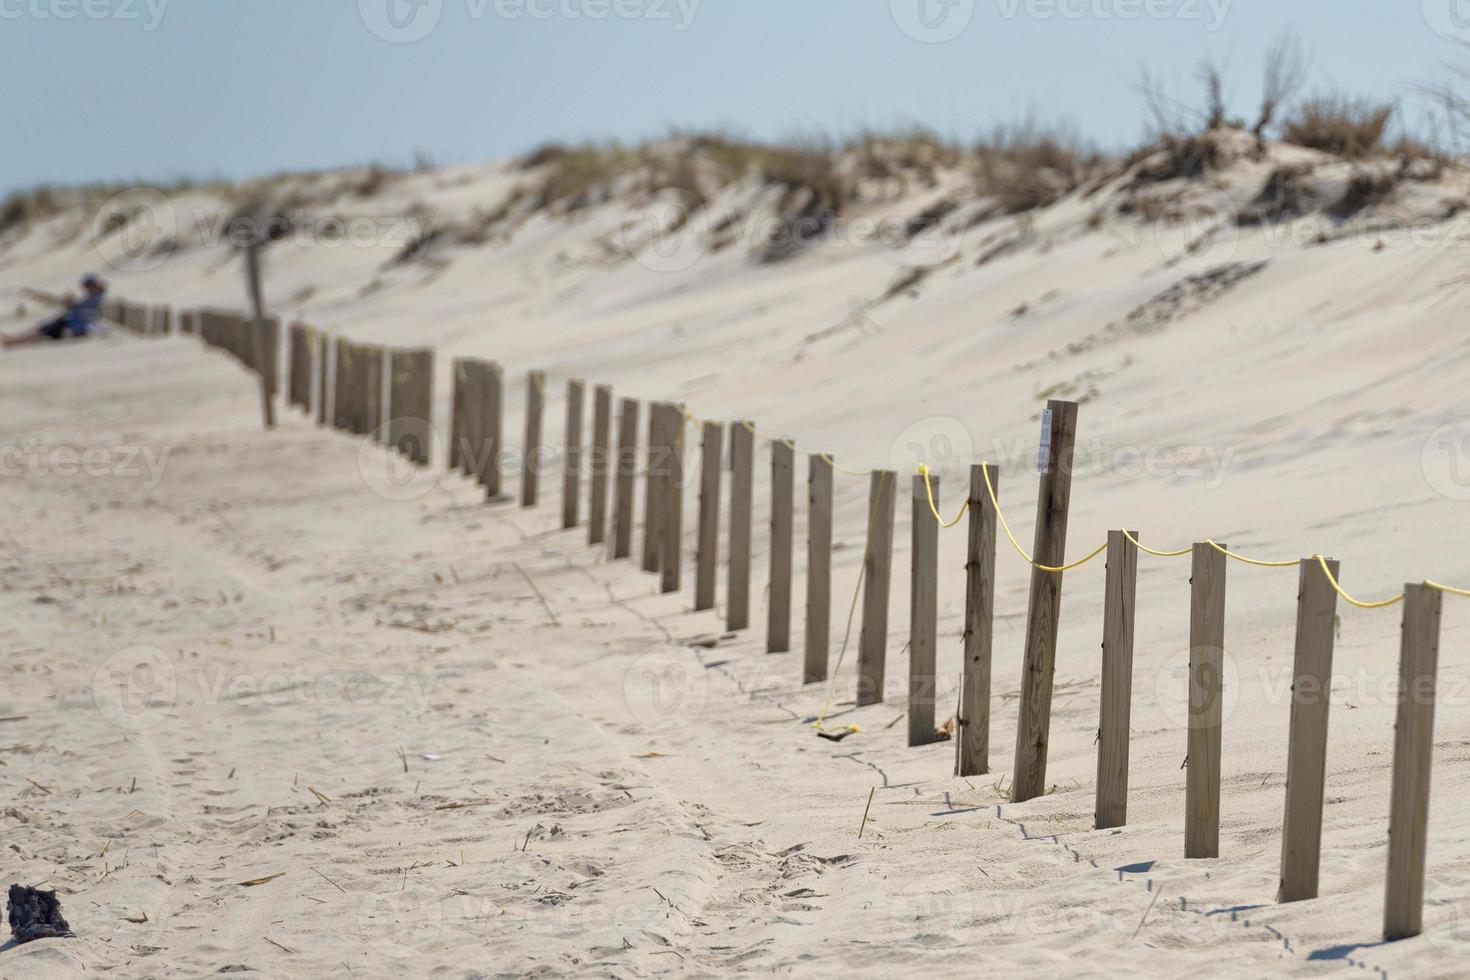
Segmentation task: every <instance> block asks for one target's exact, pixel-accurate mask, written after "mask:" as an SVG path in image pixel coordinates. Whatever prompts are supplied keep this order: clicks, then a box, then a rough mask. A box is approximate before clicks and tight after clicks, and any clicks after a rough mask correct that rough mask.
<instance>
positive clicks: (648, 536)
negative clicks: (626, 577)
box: [643, 402, 669, 572]
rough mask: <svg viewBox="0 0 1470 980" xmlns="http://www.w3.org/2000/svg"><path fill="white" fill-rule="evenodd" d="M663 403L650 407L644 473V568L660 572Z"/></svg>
mask: <svg viewBox="0 0 1470 980" xmlns="http://www.w3.org/2000/svg"><path fill="white" fill-rule="evenodd" d="M665 407H666V406H665V405H664V403H663V402H654V403H653V404H651V405H649V406H648V471H647V472H646V473H645V474H644V476H643V570H644V571H645V572H657V571H658V567H659V562H660V561H661V560H662V559H663V550H662V544H661V543H660V542H661V537H660V535H661V533H662V531H663V523H664V522H663V510H664V504H663V492H664V479H663V474H664V467H666V466H668V453H669V448H668V445H667V443H666V429H667V423H668V413H667V412H666V411H665V410H664V409H665Z"/></svg>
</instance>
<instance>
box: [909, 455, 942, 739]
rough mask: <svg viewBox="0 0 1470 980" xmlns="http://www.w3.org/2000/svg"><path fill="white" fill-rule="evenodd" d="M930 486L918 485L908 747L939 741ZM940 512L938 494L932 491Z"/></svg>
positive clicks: (935, 542)
mask: <svg viewBox="0 0 1470 980" xmlns="http://www.w3.org/2000/svg"><path fill="white" fill-rule="evenodd" d="M928 484H929V481H928V480H927V479H926V478H925V477H924V476H923V475H919V476H915V477H914V479H913V520H912V521H911V523H910V528H911V535H910V543H911V549H910V556H911V561H910V575H909V707H908V715H909V746H910V747H913V746H918V745H928V744H930V743H931V742H934V741H935V740H936V735H935V731H934V702H935V700H936V698H937V697H938V686H939V681H938V678H936V677H935V668H936V665H937V661H938V657H937V654H936V646H937V637H938V633H939V521H938V520H936V519H935V517H934V511H933V510H932V509H931V508H930V506H929V493H930V487H929V485H928ZM932 490H933V494H934V506H935V507H938V506H939V488H938V487H937V486H935V487H933V488H932Z"/></svg>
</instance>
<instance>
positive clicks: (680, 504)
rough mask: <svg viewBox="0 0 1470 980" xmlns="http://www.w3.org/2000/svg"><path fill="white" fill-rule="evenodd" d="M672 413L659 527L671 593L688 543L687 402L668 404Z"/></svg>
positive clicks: (663, 572)
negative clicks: (685, 448) (685, 528)
mask: <svg viewBox="0 0 1470 980" xmlns="http://www.w3.org/2000/svg"><path fill="white" fill-rule="evenodd" d="M664 411H665V412H666V413H667V415H668V419H667V421H666V422H665V423H664V437H665V438H666V439H667V440H668V445H669V454H668V467H667V470H668V472H667V473H666V474H665V475H664V489H663V492H662V499H663V506H664V513H663V520H664V527H663V529H662V530H661V531H659V541H660V544H661V545H662V548H663V555H662V556H661V557H660V558H659V567H658V570H659V573H660V585H661V588H662V591H663V592H664V593H665V594H667V593H670V592H678V591H679V581H680V575H681V573H682V571H683V565H684V563H683V555H682V553H681V549H682V548H683V544H684V429H685V425H684V406H683V405H665V406H664Z"/></svg>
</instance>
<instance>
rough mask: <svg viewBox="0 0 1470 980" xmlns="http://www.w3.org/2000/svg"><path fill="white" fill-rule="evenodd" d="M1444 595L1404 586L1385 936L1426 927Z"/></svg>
mask: <svg viewBox="0 0 1470 980" xmlns="http://www.w3.org/2000/svg"><path fill="white" fill-rule="evenodd" d="M1441 600H1442V595H1441V593H1440V592H1439V591H1438V590H1436V589H1432V588H1430V587H1429V586H1427V585H1406V586H1404V625H1403V634H1402V639H1401V640H1400V649H1399V690H1398V698H1399V704H1398V717H1397V720H1396V721H1395V723H1394V729H1393V791H1392V795H1391V796H1390V798H1389V800H1390V802H1389V817H1388V881H1387V885H1386V887H1385V894H1384V903H1383V938H1384V939H1386V940H1388V941H1390V942H1391V941H1393V940H1395V939H1407V938H1408V937H1410V936H1417V935H1419V933H1420V932H1421V931H1423V928H1424V859H1425V849H1426V846H1427V844H1428V840H1429V769H1430V764H1431V762H1432V761H1433V757H1434V698H1435V688H1436V683H1437V682H1436V677H1437V675H1438V672H1439V620H1440V605H1441Z"/></svg>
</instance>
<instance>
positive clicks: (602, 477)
mask: <svg viewBox="0 0 1470 980" xmlns="http://www.w3.org/2000/svg"><path fill="white" fill-rule="evenodd" d="M612 405H613V390H612V388H611V387H610V386H608V385H598V386H597V387H596V388H594V389H593V390H592V478H591V481H590V483H591V493H590V496H589V498H588V502H587V543H588V544H603V543H604V542H606V541H607V491H608V474H609V473H611V472H612Z"/></svg>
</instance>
